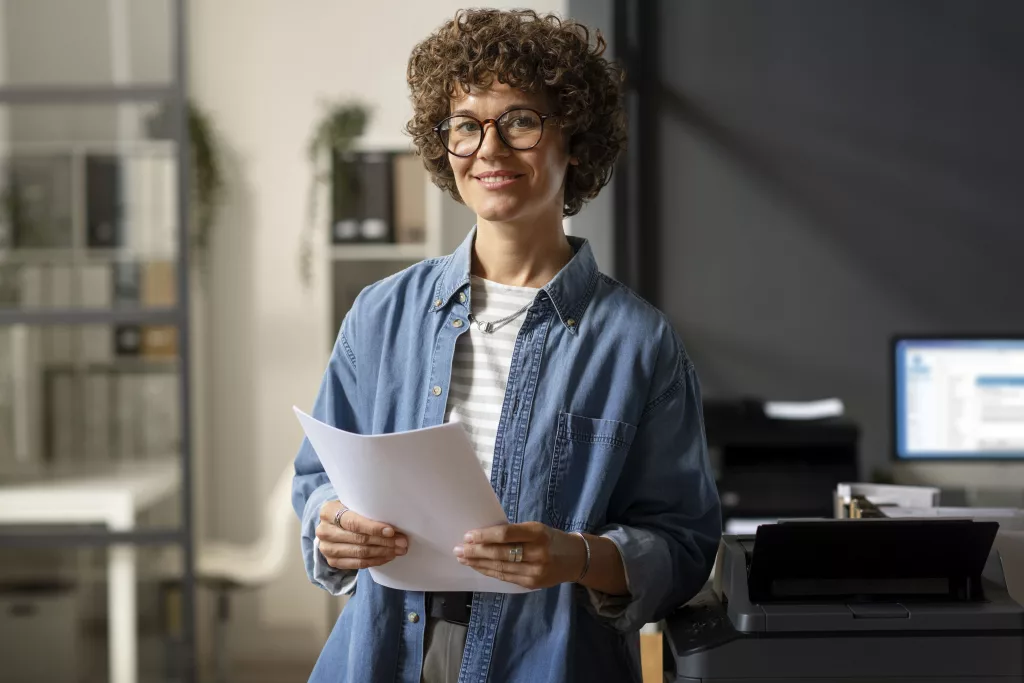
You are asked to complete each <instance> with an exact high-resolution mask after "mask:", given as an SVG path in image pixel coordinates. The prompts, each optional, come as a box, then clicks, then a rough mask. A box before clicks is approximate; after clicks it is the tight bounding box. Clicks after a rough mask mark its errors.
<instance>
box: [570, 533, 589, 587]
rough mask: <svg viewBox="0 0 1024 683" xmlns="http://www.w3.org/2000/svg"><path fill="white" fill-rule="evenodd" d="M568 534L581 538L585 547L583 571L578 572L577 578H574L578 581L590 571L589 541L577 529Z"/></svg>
mask: <svg viewBox="0 0 1024 683" xmlns="http://www.w3.org/2000/svg"><path fill="white" fill-rule="evenodd" d="M570 535H572V536H579V537H580V538H582V539H583V546H584V547H585V548H586V549H587V561H586V562H584V563H583V571H582V572H580V575H579V578H577V579H576V583H579V582H580V581H582V580H583V577H585V576H586V575H587V572H589V571H590V541H588V540H587V537H586V536H584V535H583V534H581V533H580V532H579V531H573V532H570Z"/></svg>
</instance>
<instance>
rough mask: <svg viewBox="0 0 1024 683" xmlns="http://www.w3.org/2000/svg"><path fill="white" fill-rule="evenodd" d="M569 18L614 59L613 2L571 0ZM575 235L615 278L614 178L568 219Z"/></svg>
mask: <svg viewBox="0 0 1024 683" xmlns="http://www.w3.org/2000/svg"><path fill="white" fill-rule="evenodd" d="M568 7H569V9H568V12H569V15H570V16H571V17H572V18H573V19H575V20H576V21H579V22H581V23H582V24H584V25H585V26H587V27H588V28H590V29H591V30H595V29H596V30H600V31H601V35H602V36H604V39H605V40H606V41H607V42H608V48H607V49H606V50H605V57H606V58H608V59H615V48H614V45H613V44H612V34H613V26H612V19H613V15H612V0H569V6H568ZM569 225H570V230H571V232H572V234H574V235H577V236H579V237H585V238H587V239H588V240H590V245H591V247H592V248H593V250H594V258H596V259H597V264H598V266H599V267H600V268H601V270H602V271H603V272H605V273H607V274H608V275H612V276H614V275H615V251H614V247H615V178H614V177H612V181H611V182H610V183H609V184H608V185H607V186H606V187H605V188H604V189H603V190H601V194H599V195H598V196H597V198H596V199H594V200H592V201H590V202H589V203H588V204H587V205H586V206H585V207H584V208H583V210H582V211H580V213H579V214H578V215H576V216H573V217H572V218H571V219H570V220H569Z"/></svg>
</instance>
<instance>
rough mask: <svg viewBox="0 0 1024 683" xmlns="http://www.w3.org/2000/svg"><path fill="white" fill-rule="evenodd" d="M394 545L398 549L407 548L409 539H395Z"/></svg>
mask: <svg viewBox="0 0 1024 683" xmlns="http://www.w3.org/2000/svg"><path fill="white" fill-rule="evenodd" d="M395 545H397V546H398V547H399V548H408V547H409V539H407V538H405V537H402V538H398V539H395Z"/></svg>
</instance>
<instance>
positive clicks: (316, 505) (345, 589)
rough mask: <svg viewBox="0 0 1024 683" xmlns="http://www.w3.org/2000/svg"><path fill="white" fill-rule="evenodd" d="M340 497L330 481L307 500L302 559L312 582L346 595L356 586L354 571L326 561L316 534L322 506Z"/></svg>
mask: <svg viewBox="0 0 1024 683" xmlns="http://www.w3.org/2000/svg"><path fill="white" fill-rule="evenodd" d="M337 499H338V496H337V494H336V493H335V492H334V487H333V486H331V485H330V484H324V485H322V486H320V487H318V488H316V489H314V491H313V492H312V493H311V494H309V498H307V499H306V505H305V507H304V508H303V510H302V561H303V564H305V566H306V575H307V576H308V577H309V580H310V582H311V583H313V584H314V585H317V586H320V587H321V588H323V589H324V590H326V591H328V592H329V593H331V594H332V595H343V594H346V593H350V592H351V591H352V589H354V588H355V583H356V581H355V579H356V577H355V572H348V571H342V570H340V569H335V568H334V567H332V566H331V565H329V564H327V558H325V557H324V556H323V553H321V552H320V539H318V538H317V537H316V527H317V525H318V524H319V523H320V508H321V506H323V504H324V503H326V502H327V501H329V500H337Z"/></svg>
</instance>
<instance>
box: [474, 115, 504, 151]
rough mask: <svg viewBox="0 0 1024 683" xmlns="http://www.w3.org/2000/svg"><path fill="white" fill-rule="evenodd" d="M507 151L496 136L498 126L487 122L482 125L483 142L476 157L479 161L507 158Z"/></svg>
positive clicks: (498, 136)
mask: <svg viewBox="0 0 1024 683" xmlns="http://www.w3.org/2000/svg"><path fill="white" fill-rule="evenodd" d="M508 153H509V149H508V147H506V146H505V143H504V142H503V141H502V139H501V136H500V135H498V124H497V123H495V122H494V121H488V122H487V123H485V124H484V141H483V142H482V143H481V144H480V149H479V150H478V151H477V153H476V155H477V156H478V157H479V158H481V159H495V158H498V157H504V156H508Z"/></svg>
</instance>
